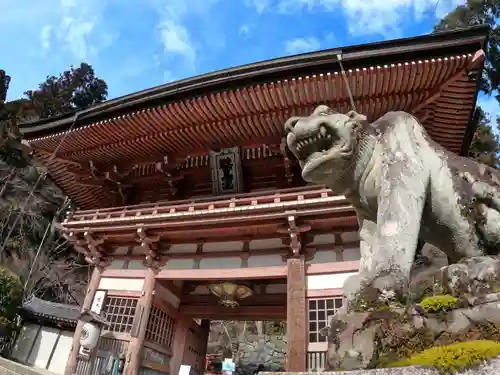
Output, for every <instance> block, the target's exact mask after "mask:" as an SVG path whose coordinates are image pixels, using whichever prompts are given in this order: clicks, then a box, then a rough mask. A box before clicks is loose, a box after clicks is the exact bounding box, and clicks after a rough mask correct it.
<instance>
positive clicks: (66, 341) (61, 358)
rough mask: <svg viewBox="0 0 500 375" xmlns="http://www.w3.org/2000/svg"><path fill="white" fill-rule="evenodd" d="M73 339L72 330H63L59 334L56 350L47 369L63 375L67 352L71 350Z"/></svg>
mask: <svg viewBox="0 0 500 375" xmlns="http://www.w3.org/2000/svg"><path fill="white" fill-rule="evenodd" d="M72 341H73V332H68V331H63V332H61V336H59V341H58V342H57V346H56V350H55V352H54V355H53V356H52V360H51V361H50V363H49V368H48V370H49V371H52V372H55V373H56V374H60V375H63V374H64V370H65V369H66V363H67V362H68V357H69V352H70V351H71V342H72Z"/></svg>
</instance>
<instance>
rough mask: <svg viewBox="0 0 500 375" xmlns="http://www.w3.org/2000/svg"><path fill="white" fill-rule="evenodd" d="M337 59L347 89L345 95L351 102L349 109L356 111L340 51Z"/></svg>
mask: <svg viewBox="0 0 500 375" xmlns="http://www.w3.org/2000/svg"><path fill="white" fill-rule="evenodd" d="M337 60H338V62H339V65H340V72H341V74H342V77H343V78H344V83H345V88H346V90H347V96H348V97H349V101H350V103H351V110H353V111H354V112H357V111H356V104H354V98H353V96H352V92H351V88H350V87H349V80H348V79H347V74H346V72H345V69H344V65H343V64H342V54H340V53H338V54H337Z"/></svg>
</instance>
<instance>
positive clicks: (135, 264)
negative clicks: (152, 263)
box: [127, 260, 146, 270]
mask: <svg viewBox="0 0 500 375" xmlns="http://www.w3.org/2000/svg"><path fill="white" fill-rule="evenodd" d="M127 269H129V270H144V269H146V266H145V265H144V262H143V261H142V260H131V261H130V262H128V267H127Z"/></svg>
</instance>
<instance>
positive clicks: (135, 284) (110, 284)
mask: <svg viewBox="0 0 500 375" xmlns="http://www.w3.org/2000/svg"><path fill="white" fill-rule="evenodd" d="M143 286H144V279H123V278H114V277H103V278H102V279H101V281H100V282H99V288H98V289H104V290H127V291H131V292H140V291H142V287H143Z"/></svg>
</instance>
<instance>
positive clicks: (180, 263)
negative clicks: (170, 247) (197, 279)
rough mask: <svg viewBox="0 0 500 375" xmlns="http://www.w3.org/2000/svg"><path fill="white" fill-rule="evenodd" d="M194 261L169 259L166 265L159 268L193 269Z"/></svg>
mask: <svg viewBox="0 0 500 375" xmlns="http://www.w3.org/2000/svg"><path fill="white" fill-rule="evenodd" d="M193 268H194V259H170V260H169V261H167V264H166V265H165V266H163V267H161V269H162V270H165V269H170V270H179V269H193Z"/></svg>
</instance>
